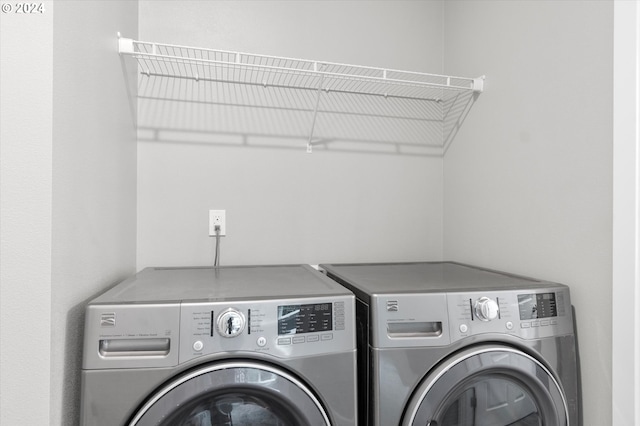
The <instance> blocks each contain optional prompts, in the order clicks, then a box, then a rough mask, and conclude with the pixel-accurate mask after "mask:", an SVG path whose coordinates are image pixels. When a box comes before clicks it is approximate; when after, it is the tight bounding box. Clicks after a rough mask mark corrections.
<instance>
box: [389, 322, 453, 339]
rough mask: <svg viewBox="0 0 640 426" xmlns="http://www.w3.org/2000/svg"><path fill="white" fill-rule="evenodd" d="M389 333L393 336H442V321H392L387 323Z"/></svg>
mask: <svg viewBox="0 0 640 426" xmlns="http://www.w3.org/2000/svg"><path fill="white" fill-rule="evenodd" d="M387 335H388V336H389V337H391V338H403V337H440V335H442V322H441V321H426V322H415V321H411V322H390V323H387Z"/></svg>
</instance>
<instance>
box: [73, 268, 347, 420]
mask: <svg viewBox="0 0 640 426" xmlns="http://www.w3.org/2000/svg"><path fill="white" fill-rule="evenodd" d="M354 304H355V298H354V295H353V294H352V293H351V292H350V291H348V290H346V289H345V288H344V287H342V286H340V285H338V284H337V283H335V282H334V281H332V280H330V279H329V278H327V277H326V276H325V275H323V274H321V273H319V272H318V271H317V270H315V269H313V268H312V267H310V266H307V265H293V266H255V267H218V268H148V269H145V270H143V271H142V272H140V273H138V274H137V275H135V276H133V277H131V278H129V279H127V280H125V281H124V282H122V283H120V284H118V285H116V286H115V287H113V288H111V289H110V290H108V291H106V292H105V293H104V294H102V295H101V296H99V297H97V298H96V299H94V300H92V301H91V302H90V303H89V304H88V305H87V308H86V326H85V336H84V355H83V367H82V368H83V370H82V391H81V394H82V400H81V424H82V425H84V426H90V425H99V426H107V425H108V426H113V425H128V426H129V425H130V426H133V425H136V426H144V425H171V426H213V425H229V426H231V425H233V426H241V425H258V424H259V425H271V426H285V425H290V426H301V425H308V426H317V425H331V426H334V425H335V426H337V425H344V426H354V425H355V424H356V421H357V417H356V412H357V409H356V339H355V309H354Z"/></svg>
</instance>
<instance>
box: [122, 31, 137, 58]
mask: <svg viewBox="0 0 640 426" xmlns="http://www.w3.org/2000/svg"><path fill="white" fill-rule="evenodd" d="M118 53H119V54H121V55H122V54H123V53H126V54H133V53H135V52H134V49H133V39H130V38H124V37H120V33H118Z"/></svg>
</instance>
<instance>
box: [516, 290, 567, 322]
mask: <svg viewBox="0 0 640 426" xmlns="http://www.w3.org/2000/svg"><path fill="white" fill-rule="evenodd" d="M518 306H519V308H520V319H521V320H530V319H537V318H549V317H557V316H558V307H557V306H556V294H555V293H539V294H519V295H518Z"/></svg>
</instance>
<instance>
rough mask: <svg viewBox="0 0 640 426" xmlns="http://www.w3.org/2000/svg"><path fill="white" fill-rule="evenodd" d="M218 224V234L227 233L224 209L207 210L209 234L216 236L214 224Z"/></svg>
mask: <svg viewBox="0 0 640 426" xmlns="http://www.w3.org/2000/svg"><path fill="white" fill-rule="evenodd" d="M216 224H217V225H220V236H221V237H224V236H225V235H227V212H226V210H209V236H210V237H215V236H216V228H215V226H216Z"/></svg>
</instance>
